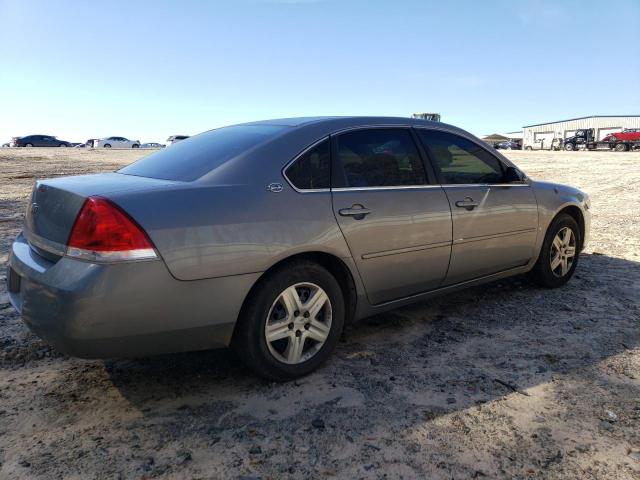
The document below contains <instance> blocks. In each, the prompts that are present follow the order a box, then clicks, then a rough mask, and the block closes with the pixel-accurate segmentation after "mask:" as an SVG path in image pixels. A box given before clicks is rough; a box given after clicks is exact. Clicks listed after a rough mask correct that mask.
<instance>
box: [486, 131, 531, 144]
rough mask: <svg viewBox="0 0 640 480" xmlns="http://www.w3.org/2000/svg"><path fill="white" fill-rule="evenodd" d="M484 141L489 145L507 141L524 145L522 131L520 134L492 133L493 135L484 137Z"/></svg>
mask: <svg viewBox="0 0 640 480" xmlns="http://www.w3.org/2000/svg"><path fill="white" fill-rule="evenodd" d="M482 140H484V141H485V142H487V143H488V144H489V145H493V144H494V143H497V142H503V141H505V140H509V141H510V142H516V143H519V144H522V130H520V131H519V132H505V133H492V134H491V135H486V136H484V137H482Z"/></svg>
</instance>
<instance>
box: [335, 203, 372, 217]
mask: <svg viewBox="0 0 640 480" xmlns="http://www.w3.org/2000/svg"><path fill="white" fill-rule="evenodd" d="M338 213H339V214H340V215H342V216H343V217H353V218H355V219H356V220H362V219H363V218H364V217H365V216H366V215H369V214H370V213H371V210H369V209H368V208H364V207H363V206H362V205H358V204H356V205H352V206H351V208H342V209H340V210H338Z"/></svg>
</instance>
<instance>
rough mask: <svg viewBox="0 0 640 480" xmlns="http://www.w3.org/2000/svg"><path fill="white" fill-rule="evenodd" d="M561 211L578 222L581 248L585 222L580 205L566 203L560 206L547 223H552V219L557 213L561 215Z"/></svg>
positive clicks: (581, 246)
mask: <svg viewBox="0 0 640 480" xmlns="http://www.w3.org/2000/svg"><path fill="white" fill-rule="evenodd" d="M563 213H564V214H567V215H569V216H570V217H572V218H573V219H574V220H575V221H576V223H577V224H578V228H580V248H579V250H582V248H583V247H584V234H585V222H584V214H583V213H582V210H580V207H578V206H577V205H566V206H565V207H563V208H561V209H560V210H559V211H558V212H557V213H556V214H555V215H554V216H553V219H552V220H551V222H550V223H549V225H551V223H553V221H554V220H555V219H556V218H557V217H558V215H561V214H563Z"/></svg>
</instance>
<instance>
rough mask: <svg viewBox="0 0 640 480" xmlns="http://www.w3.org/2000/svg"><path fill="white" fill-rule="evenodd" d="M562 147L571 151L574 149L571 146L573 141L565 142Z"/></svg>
mask: <svg viewBox="0 0 640 480" xmlns="http://www.w3.org/2000/svg"><path fill="white" fill-rule="evenodd" d="M564 149H565V150H566V151H567V152H570V151H572V150H573V149H574V147H573V143H567V144H566V145H565V146H564Z"/></svg>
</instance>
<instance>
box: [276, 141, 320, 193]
mask: <svg viewBox="0 0 640 480" xmlns="http://www.w3.org/2000/svg"><path fill="white" fill-rule="evenodd" d="M330 139H331V135H327V136H325V137H322V138H321V139H320V140H317V141H315V142H313V143H312V144H311V145H309V146H308V147H306V148H305V149H304V150H302V151H301V152H300V153H298V154H297V155H296V156H295V157H293V159H292V160H291V161H289V162H288V163H287V164H286V165H285V166H284V167H283V168H282V170H281V172H280V173H281V174H282V176H283V177H284V179H285V180H286V181H287V183H288V184H289V186H290V187H291V188H293V189H294V190H295V191H296V192H298V193H323V192H324V193H326V192H330V191H331V188H298V187H296V186H295V185H294V184H293V182H292V181H291V180H289V177H287V173H286V172H287V169H288V168H289V167H290V166H291V165H293V164H294V163H295V162H296V161H297V160H298V159H299V158H300V157H302V156H303V155H304V154H306V153H307V152H308V151H309V150H312V149H314V148H315V147H317V146H318V145H320V144H321V143H322V142H324V141H330ZM329 152H331V145H329ZM329 162H331V156H329ZM329 185H331V176H329Z"/></svg>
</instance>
